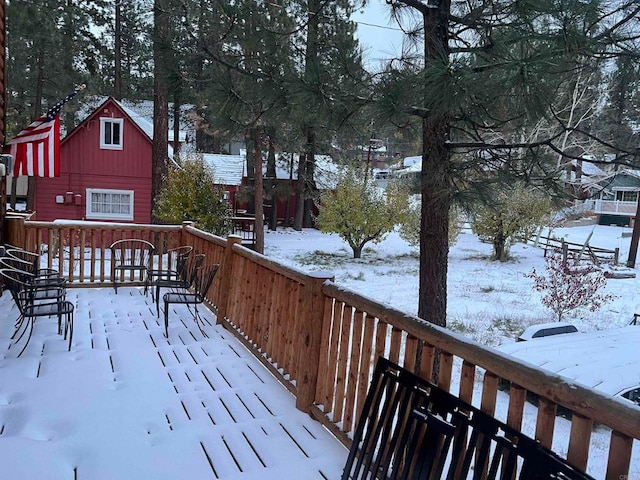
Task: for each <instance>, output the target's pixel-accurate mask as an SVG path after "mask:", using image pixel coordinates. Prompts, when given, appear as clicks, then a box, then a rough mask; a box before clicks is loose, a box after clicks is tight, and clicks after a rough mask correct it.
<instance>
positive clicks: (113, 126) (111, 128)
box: [100, 118, 124, 150]
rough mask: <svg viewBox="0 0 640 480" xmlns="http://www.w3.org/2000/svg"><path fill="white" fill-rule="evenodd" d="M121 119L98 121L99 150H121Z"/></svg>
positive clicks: (102, 119) (122, 122)
mask: <svg viewBox="0 0 640 480" xmlns="http://www.w3.org/2000/svg"><path fill="white" fill-rule="evenodd" d="M123 125H124V120H123V119H122V118H101V119H100V148H104V149H108V150H122V127H123Z"/></svg>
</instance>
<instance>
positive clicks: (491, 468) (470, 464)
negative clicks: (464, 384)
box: [342, 357, 593, 480]
mask: <svg viewBox="0 0 640 480" xmlns="http://www.w3.org/2000/svg"><path fill="white" fill-rule="evenodd" d="M467 478H473V479H474V480H480V479H483V480H484V479H488V480H493V479H503V480H511V479H516V478H517V479H519V480H542V479H545V480H548V479H557V480H559V479H564V480H593V478H592V477H591V476H589V475H588V474H586V473H582V472H580V471H578V470H577V469H575V468H573V467H572V466H571V465H570V464H569V463H568V462H567V461H566V460H565V459H563V458H562V457H560V456H558V455H557V454H555V453H554V452H552V451H551V450H549V449H547V448H545V447H543V446H542V445H541V444H540V442H538V441H536V440H534V439H532V438H530V437H528V436H526V435H524V434H523V433H522V432H520V431H518V430H515V429H513V428H511V427H509V426H508V425H506V424H505V423H503V422H501V421H499V420H497V419H495V418H494V417H492V416H490V415H488V414H486V413H484V412H482V411H480V410H479V409H477V408H475V407H473V406H472V405H469V404H468V403H465V402H463V401H462V400H460V399H459V398H458V397H456V396H454V395H452V394H450V393H449V392H447V391H445V390H442V389H440V388H438V387H437V386H436V385H434V384H432V383H430V382H428V381H427V380H425V379H423V378H421V377H419V376H417V375H414V374H413V373H411V372H409V371H407V370H405V369H403V368H401V367H399V366H398V365H395V364H393V363H392V362H390V361H389V360H387V359H385V358H382V357H380V358H379V359H378V362H377V365H376V368H375V372H374V375H373V380H372V382H371V385H370V387H369V391H368V394H367V397H366V400H365V403H364V406H363V410H362V412H361V414H360V419H359V421H358V425H357V428H356V431H355V434H354V438H353V443H352V447H351V449H350V451H349V456H348V458H347V462H346V464H345V468H344V471H343V474H342V480H348V479H384V480H423V479H430V480H431V479H433V480H436V479H447V480H458V479H467Z"/></svg>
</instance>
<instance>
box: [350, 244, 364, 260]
mask: <svg viewBox="0 0 640 480" xmlns="http://www.w3.org/2000/svg"><path fill="white" fill-rule="evenodd" d="M351 249H352V250H353V258H360V257H362V247H354V246H353V245H352V246H351Z"/></svg>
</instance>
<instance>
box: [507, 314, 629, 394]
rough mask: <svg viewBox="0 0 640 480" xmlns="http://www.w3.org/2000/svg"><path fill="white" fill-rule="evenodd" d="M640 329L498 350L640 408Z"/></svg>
mask: <svg viewBox="0 0 640 480" xmlns="http://www.w3.org/2000/svg"><path fill="white" fill-rule="evenodd" d="M638 345H640V326H629V327H623V328H614V329H610V330H600V331H597V332H589V333H581V332H577V333H569V334H551V335H548V336H544V337H542V338H535V340H529V341H524V342H522V341H521V342H515V343H510V344H506V345H501V346H500V347H498V350H500V351H501V352H504V353H507V354H509V355H513V356H514V357H517V358H519V359H521V360H524V361H526V362H528V363H530V364H532V365H535V366H536V367H539V368H542V369H544V370H548V371H550V372H552V373H556V374H558V375H561V376H563V377H566V378H567V380H569V381H572V382H575V383H579V384H581V385H583V386H585V387H588V388H593V389H594V390H598V391H600V392H603V393H606V394H608V395H611V396H617V397H622V398H625V399H627V400H630V401H632V402H635V403H637V404H639V405H640V350H638Z"/></svg>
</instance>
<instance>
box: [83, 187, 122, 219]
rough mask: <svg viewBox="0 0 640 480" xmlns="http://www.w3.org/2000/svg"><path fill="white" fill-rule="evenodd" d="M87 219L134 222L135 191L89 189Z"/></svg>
mask: <svg viewBox="0 0 640 480" xmlns="http://www.w3.org/2000/svg"><path fill="white" fill-rule="evenodd" d="M87 219H89V220H129V221H132V220H133V190H104V189H97V188H87Z"/></svg>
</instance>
